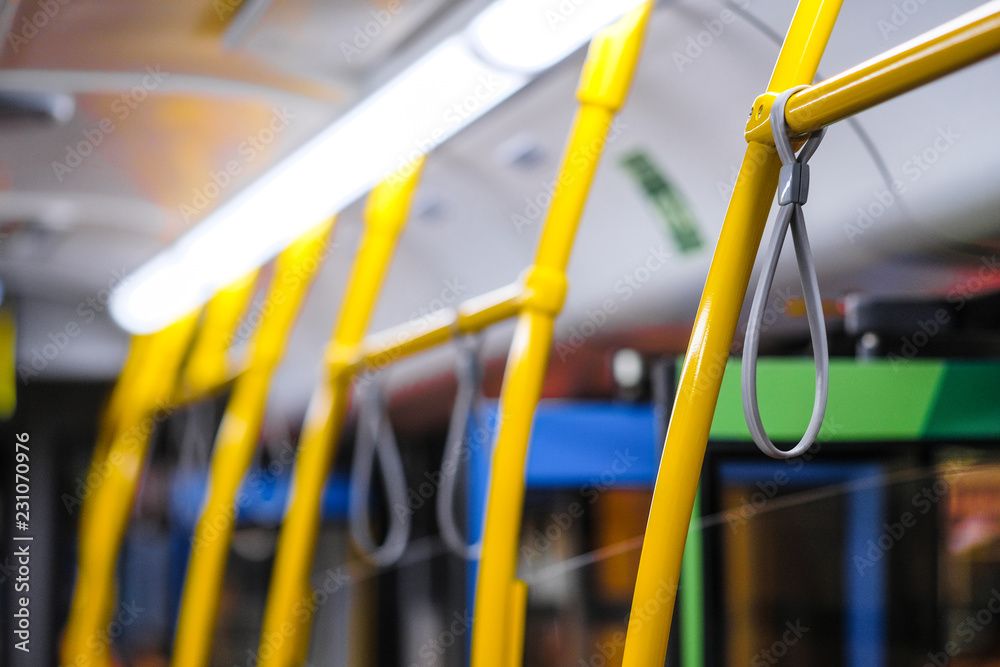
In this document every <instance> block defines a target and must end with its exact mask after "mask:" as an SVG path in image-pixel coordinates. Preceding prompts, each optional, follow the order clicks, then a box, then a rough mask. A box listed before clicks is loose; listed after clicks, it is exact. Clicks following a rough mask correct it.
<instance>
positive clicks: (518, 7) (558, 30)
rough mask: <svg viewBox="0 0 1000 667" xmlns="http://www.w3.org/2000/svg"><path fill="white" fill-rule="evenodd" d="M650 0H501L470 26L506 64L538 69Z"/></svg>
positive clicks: (489, 54) (485, 49) (486, 50)
mask: <svg viewBox="0 0 1000 667" xmlns="http://www.w3.org/2000/svg"><path fill="white" fill-rule="evenodd" d="M643 1H644V0H618V1H614V0H611V1H603V2H602V1H601V0H499V1H498V2H495V3H493V4H492V5H490V6H489V7H488V8H486V9H485V10H484V11H483V12H482V13H481V14H480V15H479V16H477V17H476V19H475V20H474V21H473V22H472V25H471V26H470V27H469V31H470V33H471V35H472V36H473V37H474V39H475V42H476V44H477V45H478V46H479V49H480V52H481V53H482V55H483V56H484V57H485V58H487V59H489V60H491V61H493V62H495V63H497V64H498V65H502V66H504V67H507V68H510V69H515V70H521V71H525V72H538V71H541V70H544V69H547V68H549V67H552V66H553V65H555V64H556V63H558V62H559V61H561V60H563V59H564V58H565V57H566V56H568V55H570V54H571V53H573V52H574V51H576V50H577V49H578V48H580V47H581V46H583V45H584V44H586V43H587V42H588V41H589V40H590V38H591V37H592V36H593V35H594V33H596V32H597V31H598V30H600V29H601V28H603V27H604V26H606V25H608V24H609V23H611V22H612V21H614V20H615V19H617V18H618V17H619V16H621V15H622V14H624V13H625V12H627V11H628V10H630V9H632V8H633V7H636V6H638V5H639V4H641V3H642V2H643Z"/></svg>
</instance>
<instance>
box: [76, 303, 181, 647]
mask: <svg viewBox="0 0 1000 667" xmlns="http://www.w3.org/2000/svg"><path fill="white" fill-rule="evenodd" d="M197 319H198V318H197V314H196V313H193V314H191V315H188V316H187V317H185V318H183V319H181V320H179V321H178V322H176V323H174V324H172V325H170V326H169V327H167V328H165V329H163V330H162V331H159V332H157V333H155V334H150V335H148V336H144V337H141V338H139V339H138V340H135V341H134V342H133V347H132V352H131V353H130V355H129V363H128V364H127V365H126V368H125V370H124V372H123V373H124V375H125V377H123V378H122V380H123V381H122V382H120V384H122V386H123V387H127V391H126V390H122V391H115V392H114V394H113V396H112V401H111V404H110V405H109V410H108V415H109V416H108V417H107V419H106V420H105V423H104V424H103V425H102V427H101V431H102V438H107V439H108V440H107V444H106V445H99V446H102V447H103V448H104V449H105V452H104V456H103V457H102V458H100V459H97V458H95V460H94V464H93V465H92V466H91V470H90V472H91V473H92V474H88V476H87V490H88V492H89V494H90V495H89V497H88V498H87V499H86V500H87V502H86V503H85V507H84V508H83V510H82V513H81V521H80V528H79V530H80V536H79V567H78V571H77V577H76V586H75V588H74V591H73V601H72V604H71V606H70V614H69V620H68V621H67V624H66V632H65V635H64V637H63V643H62V648H61V656H62V663H63V664H67V665H77V664H87V665H92V666H94V667H106V666H107V665H110V664H111V647H110V641H111V639H110V637H109V636H108V625H109V623H110V622H111V616H112V614H113V612H114V603H115V567H116V566H117V560H118V551H119V548H120V546H121V542H122V538H123V537H124V535H125V529H126V527H127V526H128V519H129V514H130V513H131V509H132V500H133V498H134V497H135V492H136V488H137V485H138V481H139V476H140V474H141V472H142V467H143V462H144V461H145V459H146V450H147V448H148V445H149V438H150V435H151V434H152V432H153V429H154V427H155V424H156V422H157V421H159V420H160V419H162V418H163V417H164V413H165V411H167V410H169V408H170V402H169V399H170V396H171V394H172V393H173V391H174V386H175V383H176V380H177V376H178V371H179V368H180V365H181V363H182V361H183V359H184V354H185V353H186V352H187V350H188V347H189V346H190V344H191V338H192V335H193V333H194V330H195V325H196V323H197ZM139 362H141V366H140V365H139ZM99 453H100V452H99ZM98 518H99V520H98Z"/></svg>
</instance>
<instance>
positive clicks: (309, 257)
mask: <svg viewBox="0 0 1000 667" xmlns="http://www.w3.org/2000/svg"><path fill="white" fill-rule="evenodd" d="M332 229H333V220H332V219H331V220H328V221H327V222H325V223H323V224H321V225H319V226H317V227H316V228H315V229H313V230H311V231H310V232H308V233H307V234H305V235H304V236H302V237H301V238H300V239H298V240H297V241H296V242H294V243H293V244H292V245H290V246H289V247H288V248H286V249H285V250H284V251H283V252H282V253H281V255H279V257H278V259H277V261H276V265H275V271H274V276H273V277H272V279H271V286H270V289H269V292H268V296H267V298H266V299H265V300H264V302H263V303H262V304H261V305H260V308H259V313H260V316H261V323H260V326H259V327H258V328H257V329H256V331H255V333H254V334H253V339H252V340H251V341H250V342H249V349H250V352H249V363H248V365H247V367H246V369H245V370H244V371H243V372H242V373H241V374H240V376H239V377H238V378H237V379H236V381H235V383H234V384H233V389H232V394H231V395H230V397H229V403H228V405H227V406H226V412H225V414H224V415H223V418H222V424H221V426H220V428H219V432H218V434H217V436H216V441H215V447H214V449H213V452H212V463H211V469H210V479H209V485H208V489H207V492H206V499H205V502H204V505H203V507H202V511H201V516H200V517H199V519H198V523H197V526H196V528H195V533H194V542H193V544H192V550H191V556H190V560H189V562H188V570H187V577H186V579H185V581H184V593H183V596H182V598H181V609H180V615H179V617H178V621H177V633H176V636H175V638H174V652H173V656H172V659H171V662H172V664H173V665H176V666H177V667H203V666H204V665H208V664H209V660H210V655H211V648H212V636H213V634H214V631H215V626H216V621H217V616H218V610H219V598H220V596H221V593H222V583H223V578H224V576H225V570H226V559H227V556H228V555H229V545H230V543H231V542H232V536H233V527H234V524H235V520H236V513H237V507H236V494H237V492H238V490H239V486H240V483H241V482H242V480H243V477H244V476H245V475H246V471H247V469H248V468H249V467H250V464H251V462H252V461H253V455H254V452H255V451H256V448H257V440H258V438H259V436H260V427H261V423H262V421H263V417H264V410H265V408H266V407H267V395H268V386H269V385H270V382H271V378H272V376H273V375H274V371H275V369H276V368H277V366H278V364H279V363H280V362H281V359H282V358H283V357H284V352H285V346H286V343H287V339H288V336H289V335H290V333H291V329H292V326H293V324H294V321H295V317H296V315H297V314H298V312H299V308H300V305H301V304H302V301H303V300H304V298H305V295H306V294H307V292H308V290H309V286H310V285H311V284H312V280H313V278H314V276H315V274H316V273H317V271H318V269H319V267H320V266H321V265H322V260H323V259H324V257H325V255H326V254H327V248H328V246H327V241H328V239H329V236H330V234H331V230H332ZM255 310H256V309H255Z"/></svg>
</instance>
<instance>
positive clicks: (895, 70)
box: [622, 0, 1000, 667]
mask: <svg viewBox="0 0 1000 667" xmlns="http://www.w3.org/2000/svg"><path fill="white" fill-rule="evenodd" d="M840 5H841V2H840V0H803V1H802V2H800V3H799V6H798V8H797V9H796V13H795V17H794V18H793V20H792V25H791V27H790V28H789V31H788V35H787V36H786V38H785V43H784V45H783V46H782V49H781V53H780V54H779V57H778V63H777V65H776V67H775V70H774V73H773V74H772V76H771V81H770V83H769V84H768V88H767V91H768V92H766V93H765V94H763V95H761V96H760V97H758V98H757V99H756V100H755V101H754V105H753V108H752V110H751V115H750V119H749V121H748V123H747V129H746V139H747V141H748V142H749V145H748V146H747V151H746V156H745V157H744V161H743V165H742V167H741V168H740V173H739V177H738V179H737V184H736V187H735V190H734V192H733V195H732V199H731V200H730V203H729V209H728V211H727V213H726V219H725V223H724V225H723V228H722V233H721V235H720V237H719V242H718V245H717V246H716V251H715V256H714V258H713V260H712V266H711V269H710V270H709V275H708V279H707V280H706V283H705V291H704V293H703V294H702V299H701V304H700V306H699V310H698V317H697V319H696V321H695V325H694V328H693V331H692V335H691V342H690V344H689V346H688V351H687V355H686V357H685V362H684V367H683V369H682V373H681V380H680V383H679V389H678V392H677V398H676V399H675V402H674V408H673V413H672V416H671V420H670V428H669V430H668V433H667V438H666V443H665V445H664V452H663V457H662V459H661V462H660V468H659V471H658V473H657V479H656V487H655V489H654V492H653V500H652V503H651V506H650V513H649V519H648V524H647V531H646V539H645V540H644V541H643V548H642V554H641V558H640V563H639V573H638V577H637V579H636V587H635V594H634V597H633V600H632V613H631V615H630V617H629V627H628V635H627V639H626V645H625V654H624V657H623V663H622V664H623V666H624V667H640V666H642V667H645V666H651V665H662V664H663V661H664V659H665V656H666V650H667V635H668V634H669V631H670V623H671V617H672V613H673V601H674V596H675V593H676V588H677V582H678V577H679V572H680V564H681V559H682V557H683V551H684V542H685V538H686V535H687V529H688V517H690V516H691V510H692V507H693V504H694V498H695V493H696V491H697V486H698V479H699V474H700V470H701V466H702V461H703V458H704V453H705V446H706V444H707V441H708V432H709V428H710V427H711V423H712V417H713V415H714V412H715V405H716V402H717V400H718V395H719V387H720V385H721V382H722V375H723V370H724V368H725V364H726V360H727V358H728V354H729V348H730V346H731V345H732V341H733V335H734V333H735V329H736V322H737V319H738V317H739V313H740V310H741V308H742V305H743V299H744V297H745V295H746V288H747V284H748V282H749V278H750V272H751V270H752V268H753V264H754V259H755V257H756V253H757V248H758V245H759V244H760V238H761V234H762V233H763V228H764V224H765V222H766V220H767V216H768V213H769V211H770V205H771V201H772V199H773V197H774V191H775V187H776V184H777V176H778V171H779V169H780V167H781V164H780V161H779V160H778V158H777V156H776V153H775V151H774V148H773V144H774V140H773V137H772V136H771V134H770V130H769V129H768V128H769V125H770V109H771V105H772V103H773V101H774V99H775V97H776V96H777V94H778V93H780V92H781V91H784V90H787V89H788V88H791V87H793V86H796V85H808V84H809V83H810V81H811V80H812V78H813V77H814V76H815V70H816V66H817V64H818V62H819V59H820V57H821V56H822V53H823V50H824V49H825V47H826V42H827V40H828V39H829V35H830V32H831V31H832V29H833V25H834V23H835V21H836V17H837V14H838V13H839V10H840ZM997 53H1000V2H997V1H996V0H994V1H993V2H989V3H986V4H984V5H982V6H981V7H979V8H977V9H975V10H973V11H971V12H969V13H967V14H965V15H963V16H961V17H959V18H957V19H955V20H954V21H952V22H950V23H948V24H946V25H944V26H941V27H940V28H938V29H935V30H932V31H930V32H928V33H925V34H924V35H922V36H921V37H918V38H916V39H914V40H912V41H910V42H907V43H906V44H903V45H902V46H900V47H898V48H896V49H893V50H891V51H889V52H887V53H885V54H882V55H880V56H877V57H876V58H873V59H871V60H869V61H867V62H865V63H862V64H861V65H859V66H857V67H855V68H853V69H850V70H848V71H847V72H844V73H842V74H840V75H837V76H835V77H832V78H830V79H827V80H826V81H823V82H820V83H818V84H815V85H812V86H809V87H808V88H805V89H803V90H801V91H799V92H798V93H796V94H794V95H792V96H791V97H790V98H789V102H788V105H787V106H786V112H785V117H786V121H787V124H788V126H789V127H790V132H792V133H795V134H796V135H801V134H805V133H809V132H812V131H815V130H818V129H820V128H822V127H825V126H826V125H829V124H831V123H833V122H837V121H839V120H843V119H845V118H847V117H849V116H851V115H853V114H855V113H857V112H859V111H862V110H864V109H868V108H870V107H872V106H874V105H876V104H879V103H881V102H884V101H886V100H888V99H891V98H893V97H896V96H898V95H901V94H903V93H905V92H907V91H909V90H912V89H914V88H916V87H918V86H920V85H923V84H926V83H929V82H931V81H934V80H936V79H938V78H940V77H942V76H944V75H946V74H948V73H950V72H953V71H956V70H958V69H960V68H962V67H966V66H968V65H971V64H973V63H975V62H978V61H980V60H982V59H983V58H985V57H987V56H990V55H994V54H997ZM664 591H665V592H666V595H661V593H663V592H664Z"/></svg>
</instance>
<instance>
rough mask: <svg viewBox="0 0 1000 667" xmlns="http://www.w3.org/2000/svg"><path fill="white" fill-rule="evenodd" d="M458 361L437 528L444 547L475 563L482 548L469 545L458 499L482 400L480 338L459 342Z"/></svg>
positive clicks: (471, 337)
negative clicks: (469, 438) (460, 525)
mask: <svg viewBox="0 0 1000 667" xmlns="http://www.w3.org/2000/svg"><path fill="white" fill-rule="evenodd" d="M456 343H457V345H458V358H457V360H456V368H455V376H456V378H457V380H458V391H457V392H456V394H455V405H454V407H453V408H452V410H451V422H450V423H449V425H448V436H447V439H446V440H445V445H444V455H443V456H442V457H441V484H440V486H439V487H438V491H437V499H436V510H437V522H438V528H439V529H440V531H441V539H442V540H444V543H445V545H446V546H447V547H448V549H449V550H451V552H452V553H454V554H455V555H456V556H458V557H460V558H464V559H466V560H476V559H478V558H479V554H480V551H481V548H482V545H481V544H480V543H479V542H476V543H474V544H469V543H468V542H467V541H466V539H465V538H464V537H462V531H461V530H459V528H458V525H457V523H456V521H455V500H456V497H457V481H458V473H459V468H460V467H461V465H462V463H463V462H464V461H465V460H466V459H467V458H468V457H463V456H462V449H463V448H464V447H465V446H466V440H467V436H468V433H469V423H470V421H473V422H474V420H475V417H476V415H475V411H476V406H477V404H478V403H479V399H480V398H481V397H482V386H483V371H482V364H481V363H480V360H479V354H480V350H481V348H482V339H481V337H479V336H463V337H460V338H458V339H456Z"/></svg>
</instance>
